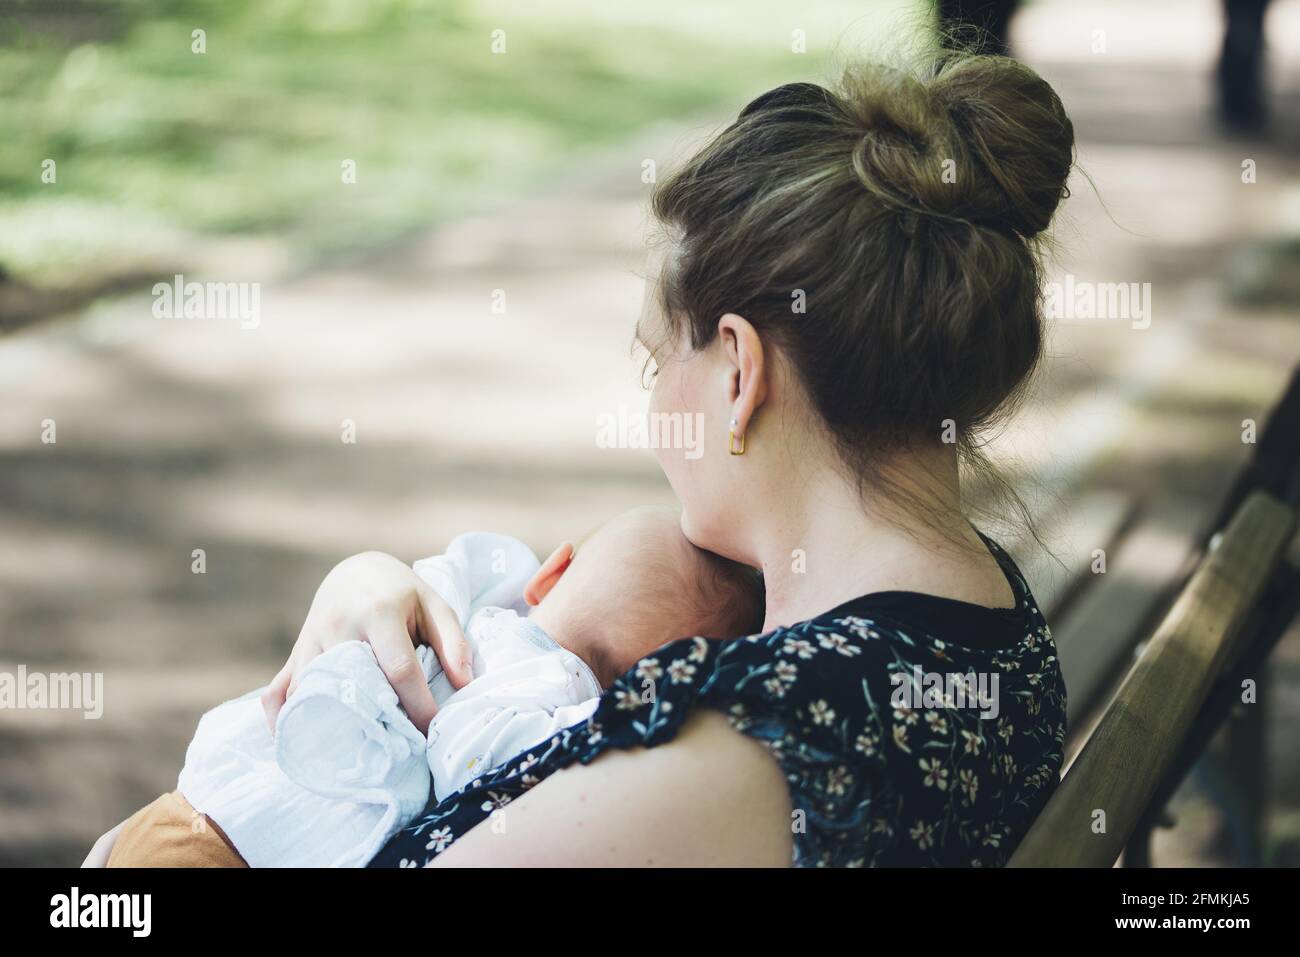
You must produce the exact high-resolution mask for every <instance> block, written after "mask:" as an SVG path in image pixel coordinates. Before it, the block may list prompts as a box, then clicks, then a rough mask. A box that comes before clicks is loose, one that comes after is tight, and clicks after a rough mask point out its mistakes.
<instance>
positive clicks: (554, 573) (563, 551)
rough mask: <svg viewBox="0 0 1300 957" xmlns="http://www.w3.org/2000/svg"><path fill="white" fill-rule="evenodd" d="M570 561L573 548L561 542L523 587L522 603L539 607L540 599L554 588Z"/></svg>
mask: <svg viewBox="0 0 1300 957" xmlns="http://www.w3.org/2000/svg"><path fill="white" fill-rule="evenodd" d="M572 561H573V546H572V545H570V544H569V543H568V542H563V543H562V544H561V545H560V547H559V548H557V549H556V550H555V551H553V552H551V554H550V555H549V556H547V559H546V561H544V562H542V567H541V568H539V569H537V574H535V575H534V576H533V577H532V578H531V579H530V580H529V582H528V584H527V585H525V586H524V601H526V602H528V604H530V605H534V606H535V605H540V604H541V603H542V599H543V598H545V597H546V596H547V594H548V593H549V592H550V590H551V589H552V588H554V587H555V583H556V582H558V581H559V580H560V576H561V575H563V574H564V570H565V569H566V568H568V567H569V563H570V562H572Z"/></svg>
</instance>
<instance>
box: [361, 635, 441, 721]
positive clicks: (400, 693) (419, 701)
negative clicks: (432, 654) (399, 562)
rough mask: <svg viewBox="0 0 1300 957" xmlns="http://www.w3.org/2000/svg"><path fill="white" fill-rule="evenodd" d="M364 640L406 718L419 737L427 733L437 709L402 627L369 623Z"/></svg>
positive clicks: (413, 648)
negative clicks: (372, 652) (366, 641)
mask: <svg viewBox="0 0 1300 957" xmlns="http://www.w3.org/2000/svg"><path fill="white" fill-rule="evenodd" d="M366 638H367V640H368V641H369V642H370V647H371V648H373V649H374V652H375V659H376V660H377V661H378V662H379V668H380V670H382V671H383V673H384V677H386V678H387V679H388V683H389V684H390V685H392V686H393V690H394V691H396V692H397V700H398V701H399V702H401V705H402V708H403V709H404V710H405V711H406V715H407V717H409V718H410V719H411V723H412V724H414V725H415V726H416V727H417V728H419V729H420V732H421V733H422V734H424V733H428V730H429V722H430V721H432V720H433V716H434V715H435V714H437V713H438V706H437V705H436V704H435V703H434V701H433V692H432V691H430V690H429V684H428V682H427V681H426V680H425V677H424V669H423V668H421V667H420V661H419V659H418V658H416V657H415V645H414V644H412V643H411V635H410V632H408V631H407V629H406V625H405V623H403V622H402V621H401V620H400V619H397V618H389V617H385V618H383V619H380V620H377V621H375V622H372V623H371V625H370V628H369V631H368V633H367V635H366Z"/></svg>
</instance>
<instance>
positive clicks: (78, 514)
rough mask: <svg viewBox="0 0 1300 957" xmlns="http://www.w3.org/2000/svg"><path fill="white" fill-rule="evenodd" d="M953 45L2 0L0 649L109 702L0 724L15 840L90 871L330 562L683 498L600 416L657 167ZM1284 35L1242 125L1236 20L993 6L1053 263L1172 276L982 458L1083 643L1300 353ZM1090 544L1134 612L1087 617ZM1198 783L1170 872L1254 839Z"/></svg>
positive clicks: (1059, 4)
mask: <svg viewBox="0 0 1300 957" xmlns="http://www.w3.org/2000/svg"><path fill="white" fill-rule="evenodd" d="M931 25H932V17H931V16H930V15H929V11H928V5H927V4H926V3H922V2H920V0H857V2H848V0H808V2H801V3H794V2H777V0H721V2H713V3H708V4H701V3H698V2H695V0H659V2H656V3H653V4H611V3H607V2H602V0H539V2H527V3H526V2H522V0H515V2H504V0H502V2H496V0H369V2H362V0H183V2H175V3H166V4H163V3H150V2H146V0H117V2H112V0H100V2H96V0H78V2H63V0H40V2H16V0H0V670H13V669H14V668H16V667H17V666H18V665H20V664H21V665H25V666H26V667H27V668H28V669H29V670H39V671H45V672H57V671H77V672H102V673H103V674H104V694H105V706H104V714H103V717H102V718H100V719H98V720H93V721H92V720H84V719H83V718H82V716H81V714H80V713H77V712H72V713H69V712H59V711H9V710H0V864H8V865H13V864H73V863H79V862H80V860H81V858H82V857H83V856H84V854H85V852H86V850H87V849H88V847H89V845H90V843H91V842H92V841H93V839H94V838H95V837H96V836H97V835H99V834H100V833H101V832H103V831H104V830H106V829H107V828H109V827H111V826H112V825H113V824H115V823H116V822H118V821H120V820H121V819H122V818H124V817H125V816H127V815H128V814H129V813H130V812H131V811H132V810H134V809H135V808H136V807H138V806H140V805H141V804H143V803H146V802H147V801H149V800H151V799H152V798H153V797H155V796H157V795H158V794H159V793H161V792H163V791H166V790H169V789H170V788H171V787H173V786H174V783H175V776H176V772H177V770H178V769H179V767H180V764H181V761H182V759H183V755H184V747H185V744H186V742H187V741H188V739H189V737H190V735H191V733H192V731H193V728H194V724H195V722H196V720H197V718H198V716H199V715H200V714H201V713H202V712H203V711H204V710H205V709H207V708H208V707H211V706H212V705H214V704H216V703H217V702H219V701H221V700H224V699H225V698H227V697H230V696H233V695H235V694H237V693H240V692H243V691H245V690H247V689H249V688H252V687H255V686H258V685H260V684H263V683H265V681H266V680H268V679H269V677H270V676H271V675H272V674H273V673H274V671H275V670H276V668H277V667H278V666H279V664H280V663H282V661H283V660H284V658H285V656H286V654H287V651H288V649H289V647H290V645H291V643H292V641H293V639H294V637H295V636H296V634H297V629H298V626H299V624H300V623H301V621H302V618H303V616H304V614H305V612H306V609H307V606H308V604H309V602H310V600H311V597H312V594H313V592H314V590H315V587H316V585H317V584H318V583H319V581H320V579H321V578H322V577H323V576H324V574H325V573H326V572H327V571H328V569H329V568H330V567H331V566H332V565H333V564H334V563H335V562H337V561H338V560H339V559H341V558H342V557H344V556H346V555H348V554H351V553H354V552H357V551H361V550H366V549H380V550H384V551H389V552H392V553H393V554H396V555H398V556H400V557H402V558H404V559H407V560H413V559H415V558H417V557H420V556H422V555H425V554H430V553H433V552H436V551H439V550H440V549H441V547H442V545H443V544H444V543H445V542H446V541H447V539H448V538H449V537H451V536H452V535H454V534H456V533H458V532H461V531H465V530H468V529H471V528H491V529H494V530H500V531H508V532H511V533H513V534H515V535H517V536H519V537H521V538H523V539H524V540H525V541H527V542H528V543H529V544H530V545H532V546H533V547H534V549H535V550H538V551H545V550H548V549H549V548H550V547H551V546H552V545H554V544H555V543H556V542H557V541H559V540H560V539H562V538H573V537H575V536H580V535H582V534H583V533H584V532H585V531H587V530H588V529H590V528H591V527H593V526H594V525H596V524H598V523H599V522H600V521H602V520H603V519H604V518H606V517H608V516H609V515H611V514H613V513H615V512H617V511H620V510H622V509H624V508H626V507H629V506H631V505H634V504H638V503H644V502H670V501H671V500H672V497H671V493H670V491H669V489H668V487H667V485H666V483H665V482H664V480H663V479H662V477H661V476H660V474H659V472H658V471H657V469H656V468H655V466H654V464H653V461H652V460H651V458H650V456H649V454H648V453H646V452H644V451H638V450H634V449H605V448H598V447H597V444H596V441H595V435H596V421H597V417H598V416H600V415H603V414H617V413H618V412H619V410H620V409H627V410H629V411H631V412H633V413H635V412H636V411H639V410H641V409H643V408H644V403H645V393H644V391H643V389H642V388H641V384H640V379H639V375H638V373H639V370H640V357H638V356H637V355H636V354H635V353H634V352H633V350H632V349H631V345H632V328H633V324H634V322H635V318H636V315H637V312H638V309H639V299H640V293H641V282H642V279H641V275H642V270H643V255H642V249H643V239H644V236H645V233H646V229H647V225H648V224H647V217H646V211H645V200H646V197H647V196H648V193H649V190H650V188H651V186H650V184H649V183H647V182H646V178H647V177H646V176H645V171H646V170H647V168H648V164H649V163H653V167H654V168H655V169H656V170H658V171H660V172H662V171H664V170H666V169H668V168H670V167H671V165H672V163H673V161H674V159H675V158H680V157H681V156H682V155H683V154H684V153H685V152H686V151H688V150H689V149H690V148H691V145H692V144H694V143H697V142H699V141H700V139H701V138H703V137H705V136H707V134H708V133H709V132H710V131H711V130H714V129H717V128H718V127H719V126H720V125H722V124H725V123H726V122H727V121H728V120H729V118H731V117H733V116H734V114H735V112H736V110H737V109H738V108H739V107H740V106H742V105H743V104H744V103H745V102H746V101H747V100H749V99H750V98H752V97H753V96H754V95H756V94H758V93H759V92H762V91H763V90H765V89H767V88H769V87H771V86H773V85H776V84H778V83H783V82H788V81H791V80H796V79H813V80H821V81H826V80H830V79H833V78H834V76H835V74H836V73H837V71H838V69H839V67H840V66H841V65H842V64H843V63H844V62H846V61H847V60H849V59H852V58H853V57H856V56H870V55H871V53H872V51H873V50H877V49H880V48H883V47H892V46H893V45H896V44H897V43H898V42H899V41H900V39H901V40H916V41H918V42H919V41H921V40H922V39H923V38H924V37H925V35H926V34H928V32H929V31H930V29H931ZM1266 25H1267V36H1268V58H1267V74H1266V76H1267V88H1268V104H1269V108H1270V122H1269V124H1268V126H1267V127H1266V128H1264V129H1263V130H1261V131H1257V132H1255V133H1252V134H1250V135H1245V134H1242V133H1240V132H1234V131H1232V130H1228V129H1225V128H1224V127H1223V126H1222V124H1221V123H1219V122H1218V119H1217V118H1216V113H1215V89H1214V82H1213V77H1214V65H1215V60H1216V57H1217V55H1218V50H1219V45H1220V43H1221V37H1222V29H1223V17H1222V11H1221V8H1220V5H1219V4H1218V3H1217V2H1215V0H1140V2H1138V0H1133V2H1111V0H1100V2H1092V0H1090V2H1087V3H1079V2H1074V0H1037V2H1030V3H1026V4H1023V5H1022V6H1021V9H1020V10H1019V11H1018V13H1017V15H1016V17H1015V19H1014V20H1013V22H1012V27H1011V32H1010V42H1011V49H1012V53H1013V54H1014V55H1016V56H1018V57H1020V58H1022V59H1024V60H1025V61H1027V62H1028V63H1030V64H1031V65H1032V66H1034V67H1035V68H1037V69H1038V70H1040V71H1041V72H1042V73H1043V74H1044V75H1045V76H1046V78H1047V79H1048V80H1049V81H1050V82H1051V83H1053V84H1054V85H1055V86H1056V88H1057V90H1058V92H1059V93H1060V94H1061V96H1062V98H1063V100H1064V101H1065V104H1066V107H1067V109H1068V110H1069V111H1070V113H1071V115H1072V117H1073V119H1074V122H1075V126H1076V131H1077V135H1078V139H1079V150H1078V155H1079V162H1080V164H1081V166H1082V169H1083V170H1084V171H1085V172H1086V174H1087V177H1085V176H1083V175H1077V176H1076V177H1075V179H1074V180H1073V181H1072V197H1071V198H1070V199H1069V200H1068V201H1067V202H1066V204H1065V205H1064V207H1063V211H1062V215H1061V218H1060V221H1059V225H1058V228H1057V231H1056V243H1055V247H1054V250H1053V253H1052V260H1051V262H1050V264H1049V269H1048V278H1049V279H1051V280H1056V281H1059V280H1060V279H1061V278H1062V277H1063V276H1065V275H1067V274H1068V275H1070V276H1073V277H1076V278H1077V279H1079V280H1084V281H1094V282H1137V283H1150V284H1151V290H1152V298H1151V309H1152V312H1151V322H1150V324H1149V326H1148V327H1144V328H1138V327H1137V326H1136V324H1133V323H1130V322H1127V321H1118V322H1117V321H1089V320H1060V321H1055V322H1053V324H1052V328H1051V341H1050V358H1049V360H1048V362H1047V364H1046V367H1045V370H1044V373H1043V375H1042V378H1041V381H1040V383H1039V384H1038V387H1037V389H1036V390H1035V393H1034V395H1033V398H1032V399H1031V401H1030V403H1029V404H1028V406H1027V408H1026V410H1025V412H1024V414H1023V415H1022V416H1021V418H1020V419H1019V420H1018V421H1017V422H1016V423H1015V424H1014V426H1013V427H1012V428H1010V429H1009V430H1008V431H1007V432H1006V434H1004V435H1001V436H999V437H998V438H997V440H996V442H995V445H994V449H995V452H996V454H997V456H998V457H999V459H1000V460H1001V461H1002V462H1003V463H1004V466H1005V468H1006V469H1007V471H1008V473H1009V474H1010V475H1011V476H1012V477H1013V479H1014V481H1015V483H1016V485H1017V487H1018V488H1020V489H1021V490H1022V491H1023V493H1024V494H1025V495H1026V496H1027V498H1028V499H1029V500H1030V502H1031V504H1032V505H1033V507H1034V509H1035V512H1036V514H1037V515H1038V516H1039V517H1040V519H1041V521H1042V524H1043V527H1044V530H1045V532H1046V534H1047V537H1048V540H1049V544H1050V545H1051V548H1052V552H1053V557H1045V556H1043V555H1041V554H1038V553H1036V552H1035V550H1033V549H1032V548H1030V547H1029V546H1028V545H1026V544H1025V543H1024V542H1023V541H1019V540H1017V539H1016V537H1015V535H1014V533H1013V532H1009V533H1007V534H1008V535H1009V537H1010V538H1011V540H1012V542H1011V543H1012V544H1013V546H1014V547H1015V548H1016V551H1017V554H1018V555H1019V556H1020V557H1021V558H1022V559H1023V561H1024V563H1025V565H1026V567H1027V569H1028V570H1029V572H1030V575H1031V577H1032V578H1033V579H1034V581H1033V584H1034V586H1035V589H1036V591H1037V592H1038V593H1039V597H1040V599H1041V600H1042V601H1043V603H1044V605H1046V606H1047V607H1048V608H1049V610H1051V609H1056V608H1060V609H1061V614H1062V617H1063V618H1064V619H1065V627H1064V630H1065V631H1066V632H1067V633H1071V634H1080V635H1086V634H1090V633H1092V634H1095V633H1097V632H1098V631H1099V630H1101V631H1104V630H1105V629H1107V628H1109V627H1111V621H1110V619H1109V618H1107V616H1108V615H1109V616H1115V615H1120V614H1125V613H1127V614H1130V615H1137V614H1140V611H1135V610H1133V609H1134V608H1138V607H1139V606H1140V604H1141V600H1142V595H1141V594H1140V593H1141V592H1142V591H1143V589H1146V591H1147V592H1148V593H1149V594H1154V593H1155V592H1157V591H1158V590H1159V589H1160V588H1161V587H1163V586H1164V585H1165V584H1167V583H1168V581H1169V580H1170V579H1171V578H1172V576H1173V575H1175V574H1176V570H1177V568H1178V566H1179V563H1180V561H1181V559H1182V558H1183V557H1184V556H1185V554H1186V552H1187V550H1188V548H1189V546H1190V543H1191V542H1192V540H1193V539H1194V537H1195V535H1196V534H1197V531H1198V529H1200V528H1201V526H1202V525H1203V524H1204V523H1205V522H1206V521H1208V520H1209V518H1210V516H1211V515H1212V514H1213V513H1214V511H1215V508H1216V505H1217V503H1218V501H1219V497H1220V496H1221V495H1222V494H1223V492H1224V490H1225V489H1226V488H1227V486H1228V485H1229V484H1230V482H1231V479H1232V477H1233V475H1234V474H1235V472H1236V471H1237V470H1238V469H1239V468H1240V467H1241V465H1242V463H1243V462H1244V461H1245V460H1246V459H1247V458H1248V456H1249V453H1250V446H1249V445H1247V444H1244V443H1243V441H1242V431H1243V426H1242V423H1243V421H1244V420H1247V419H1254V420H1257V421H1259V422H1260V423H1262V422H1263V420H1264V419H1265V418H1266V417H1267V413H1268V410H1269V408H1270V407H1271V406H1272V404H1273V403H1274V402H1275V401H1276V400H1277V398H1278V396H1279V395H1280V394H1281V393H1282V391H1283V390H1284V388H1285V386H1286V382H1287V379H1288V377H1289V375H1290V373H1291V369H1292V367H1293V366H1294V365H1295V363H1296V361H1297V358H1298V357H1300V321H1298V317H1297V305H1298V304H1300V280H1298V279H1297V277H1300V150H1297V147H1298V146H1300V0H1277V2H1274V3H1273V4H1271V6H1270V8H1269V11H1268V17H1267V23H1266ZM196 30H201V31H203V33H202V42H203V52H195V44H196V42H198V41H197V40H196V35H195V32H194V31H196ZM494 31H502V32H501V33H495V32H494ZM795 31H801V33H800V34H796V32H795ZM797 37H802V39H803V43H804V46H803V49H799V43H798V39H797ZM500 42H504V44H505V46H504V51H500V46H499V44H500ZM494 44H497V45H498V52H494V49H493V45H494ZM48 160H53V161H54V165H53V167H52V169H53V170H54V171H55V175H54V178H53V179H52V180H51V178H50V177H49V176H48V175H46V170H48V169H50V168H51V167H49V166H48V164H47V161H48ZM1247 160H1249V161H1251V165H1250V168H1251V170H1253V171H1254V173H1255V175H1254V176H1253V177H1251V178H1250V181H1245V180H1246V178H1245V177H1243V164H1244V163H1245V162H1246V161H1247ZM349 163H350V164H352V165H351V167H350V168H352V169H354V170H355V181H353V182H349V181H346V179H347V177H346V176H344V175H342V174H341V170H346V169H347V168H348V164H349ZM177 273H181V274H184V275H185V277H186V279H187V280H213V281H218V282H240V283H259V284H260V321H259V322H258V323H257V325H256V328H241V322H240V321H239V320H238V319H215V318H209V319H190V320H186V319H164V318H157V317H155V315H154V313H153V311H152V305H153V295H152V292H151V290H152V288H153V285H154V283H156V282H159V281H163V282H171V279H172V277H173V275H175V274H177ZM502 304H504V310H503V309H502V308H501V307H502ZM49 420H52V421H53V422H54V423H55V424H56V426H57V441H56V442H54V443H52V444H51V443H48V442H43V441H42V434H43V431H44V430H45V428H46V427H45V425H44V423H46V422H47V421H49ZM345 421H346V422H351V423H354V425H355V438H356V441H355V442H345V441H343V440H342V438H341V434H342V424H343V423H344V422H345ZM1297 441H1300V437H1297ZM1099 547H1105V548H1109V549H1113V550H1114V551H1115V554H1116V562H1117V563H1118V564H1119V566H1120V567H1121V568H1123V570H1124V574H1125V582H1126V583H1127V584H1126V587H1127V588H1128V589H1129V592H1133V591H1136V592H1138V593H1139V594H1138V595H1137V596H1136V597H1135V596H1134V594H1129V593H1126V594H1125V595H1124V596H1122V597H1121V598H1118V599H1117V598H1113V597H1112V598H1110V599H1108V600H1106V601H1105V602H1101V603H1098V602H1093V603H1092V605H1093V607H1089V606H1088V605H1087V603H1085V602H1080V601H1078V600H1074V601H1071V598H1072V596H1073V595H1074V590H1073V589H1072V585H1071V582H1073V581H1075V580H1076V578H1077V575H1078V574H1079V573H1080V570H1081V569H1084V568H1086V566H1087V563H1088V562H1089V561H1090V560H1091V557H1092V552H1093V550H1094V549H1095V548H1099ZM195 549H202V550H203V551H204V554H205V556H206V570H205V572H204V573H203V574H194V573H193V571H192V564H193V558H192V555H193V553H194V550H195ZM1149 594H1148V596H1147V597H1149ZM1125 602H1128V603H1129V604H1128V608H1129V610H1128V611H1127V612H1126V611H1125V608H1126V605H1125ZM1098 605H1100V606H1101V607H1096V606H1098ZM1115 627H1118V626H1115ZM1058 633H1059V632H1058ZM1079 645H1080V647H1079V648H1078V649H1076V648H1075V647H1073V646H1071V645H1067V643H1066V642H1065V640H1064V639H1063V641H1062V659H1063V661H1065V662H1066V663H1067V665H1069V664H1070V663H1071V661H1072V656H1074V655H1076V654H1082V653H1084V651H1085V650H1086V649H1085V648H1083V647H1082V639H1079ZM1271 674H1272V679H1271V681H1270V684H1269V686H1268V687H1269V688H1270V689H1271V690H1270V700H1269V709H1268V722H1269V728H1270V734H1269V738H1268V741H1269V749H1270V755H1271V761H1270V763H1269V780H1268V790H1269V808H1270V811H1269V816H1268V819H1267V830H1266V834H1265V840H1264V846H1263V848H1262V852H1261V854H1262V859H1263V860H1265V861H1266V862H1269V863H1279V864H1294V863H1296V862H1297V861H1300V757H1297V749H1296V740H1297V730H1300V633H1295V632H1293V633H1292V634H1289V635H1288V636H1287V637H1286V639H1285V640H1284V641H1283V643H1282V644H1281V646H1280V647H1279V648H1278V650H1277V652H1276V654H1275V655H1274V658H1273V661H1272V672H1271ZM1069 677H1070V672H1069V670H1068V669H1067V681H1068V680H1069ZM1072 706H1073V702H1072ZM1073 719H1074V714H1073V713H1072V720H1073ZM1203 764H1204V765H1205V766H1204V767H1202V768H1199V769H1198V771H1197V773H1196V774H1194V775H1193V776H1192V778H1191V779H1190V780H1189V782H1188V784H1187V785H1186V787H1184V788H1183V790H1182V791H1181V792H1180V794H1179V796H1178V798H1177V800H1176V802H1175V811H1176V814H1177V817H1178V825H1177V826H1176V827H1175V828H1173V829H1172V830H1168V831H1162V832H1160V836H1159V838H1158V840H1157V844H1156V853H1155V861H1156V863H1157V864H1194V865H1197V864H1200V865H1212V864H1219V863H1225V862H1231V861H1234V860H1237V859H1239V858H1240V855H1239V853H1238V851H1239V849H1238V848H1234V846H1233V833H1232V827H1231V821H1230V820H1228V816H1227V815H1226V814H1225V812H1224V809H1223V806H1222V804H1223V802H1222V801H1221V800H1220V794H1219V791H1220V788H1219V786H1218V783H1217V782H1218V778H1217V777H1216V772H1215V770H1214V767H1213V762H1212V761H1207V762H1203Z"/></svg>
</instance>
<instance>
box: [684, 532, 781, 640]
mask: <svg viewBox="0 0 1300 957" xmlns="http://www.w3.org/2000/svg"><path fill="white" fill-rule="evenodd" d="M691 547H692V548H693V549H695V547H694V546H691ZM695 551H697V552H698V553H699V564H698V566H697V567H696V568H694V569H688V570H687V575H688V576H689V577H690V579H691V580H689V581H687V582H685V583H684V585H685V587H684V588H683V590H682V595H683V598H684V599H686V600H687V601H690V602H692V603H693V605H694V607H693V608H692V609H691V611H692V612H693V613H694V616H695V617H696V618H697V620H698V621H699V622H700V624H699V626H698V630H699V632H700V634H701V635H702V636H704V637H706V638H739V637H742V636H745V635H755V634H758V632H760V631H761V630H762V628H763V616H764V611H765V605H766V596H765V594H764V589H763V576H762V575H760V574H759V573H758V571H757V570H756V569H753V568H750V567H749V566H748V565H744V564H741V563H740V562H733V561H731V560H730V559H727V558H722V557H721V556H719V555H715V554H714V553H713V552H706V551H704V550H703V549H695Z"/></svg>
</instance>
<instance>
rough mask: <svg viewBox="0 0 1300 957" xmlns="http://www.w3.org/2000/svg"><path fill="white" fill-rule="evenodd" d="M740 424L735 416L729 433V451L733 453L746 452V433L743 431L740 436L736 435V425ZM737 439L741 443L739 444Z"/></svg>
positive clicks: (740, 453) (742, 453) (741, 453)
mask: <svg viewBox="0 0 1300 957" xmlns="http://www.w3.org/2000/svg"><path fill="white" fill-rule="evenodd" d="M738 424H739V423H738V422H737V421H736V420H735V419H734V418H733V419H732V420H731V431H730V432H728V433H727V451H728V452H730V453H731V454H732V455H744V454H745V433H744V432H742V433H740V435H739V436H737V435H736V426H737V425H738ZM737 440H739V444H737Z"/></svg>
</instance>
